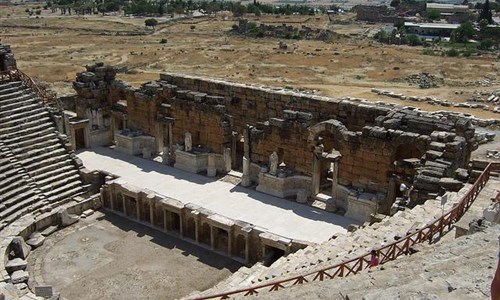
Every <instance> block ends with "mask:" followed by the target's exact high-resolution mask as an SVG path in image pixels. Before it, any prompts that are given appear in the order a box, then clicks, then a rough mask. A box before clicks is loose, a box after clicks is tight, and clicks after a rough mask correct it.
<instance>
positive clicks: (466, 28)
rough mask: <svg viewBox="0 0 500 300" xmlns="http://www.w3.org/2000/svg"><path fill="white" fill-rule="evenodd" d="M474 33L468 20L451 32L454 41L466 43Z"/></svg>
mask: <svg viewBox="0 0 500 300" xmlns="http://www.w3.org/2000/svg"><path fill="white" fill-rule="evenodd" d="M475 34H476V30H475V29H474V26H473V25H472V23H471V22H470V21H467V22H465V23H463V24H462V25H460V26H459V27H458V28H457V29H456V30H455V31H454V32H453V36H454V39H455V41H457V42H460V43H467V41H468V40H469V39H471V38H473V37H474V35H475Z"/></svg>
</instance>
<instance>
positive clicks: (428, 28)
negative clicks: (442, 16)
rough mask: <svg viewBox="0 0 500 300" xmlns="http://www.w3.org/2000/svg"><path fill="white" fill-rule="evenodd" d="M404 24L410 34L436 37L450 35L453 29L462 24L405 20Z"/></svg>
mask: <svg viewBox="0 0 500 300" xmlns="http://www.w3.org/2000/svg"><path fill="white" fill-rule="evenodd" d="M404 26H405V29H406V33H408V34H416V35H419V36H422V37H431V38H434V37H450V36H451V33H452V32H453V30H455V29H457V28H458V27H459V26H460V24H443V23H413V22H405V23H404Z"/></svg>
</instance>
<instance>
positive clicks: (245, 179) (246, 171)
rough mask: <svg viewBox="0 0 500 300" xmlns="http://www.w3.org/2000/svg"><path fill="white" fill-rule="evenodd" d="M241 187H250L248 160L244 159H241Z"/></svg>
mask: <svg viewBox="0 0 500 300" xmlns="http://www.w3.org/2000/svg"><path fill="white" fill-rule="evenodd" d="M241 185H242V186H245V187H247V186H250V185H252V182H251V180H250V160H249V159H248V158H246V157H243V176H241Z"/></svg>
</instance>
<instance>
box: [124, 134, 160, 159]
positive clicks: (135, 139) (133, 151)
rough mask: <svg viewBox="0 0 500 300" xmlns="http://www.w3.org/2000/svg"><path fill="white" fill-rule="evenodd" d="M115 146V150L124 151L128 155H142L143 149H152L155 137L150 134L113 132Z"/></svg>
mask: <svg viewBox="0 0 500 300" xmlns="http://www.w3.org/2000/svg"><path fill="white" fill-rule="evenodd" d="M115 142H116V147H115V150H117V151H120V152H124V153H127V154H130V155H143V149H144V148H149V149H154V147H155V138H154V137H152V136H145V135H140V136H127V135H122V134H115Z"/></svg>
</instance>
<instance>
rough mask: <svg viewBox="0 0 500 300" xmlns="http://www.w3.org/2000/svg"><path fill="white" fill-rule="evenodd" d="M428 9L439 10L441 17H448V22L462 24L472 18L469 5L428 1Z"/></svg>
mask: <svg viewBox="0 0 500 300" xmlns="http://www.w3.org/2000/svg"><path fill="white" fill-rule="evenodd" d="M426 11H427V12H429V11H437V12H439V13H440V14H441V18H443V19H446V22H447V23H453V24H461V23H464V22H465V21H468V20H471V17H472V15H471V11H470V9H469V7H468V6H467V5H457V4H444V3H427V4H426Z"/></svg>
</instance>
